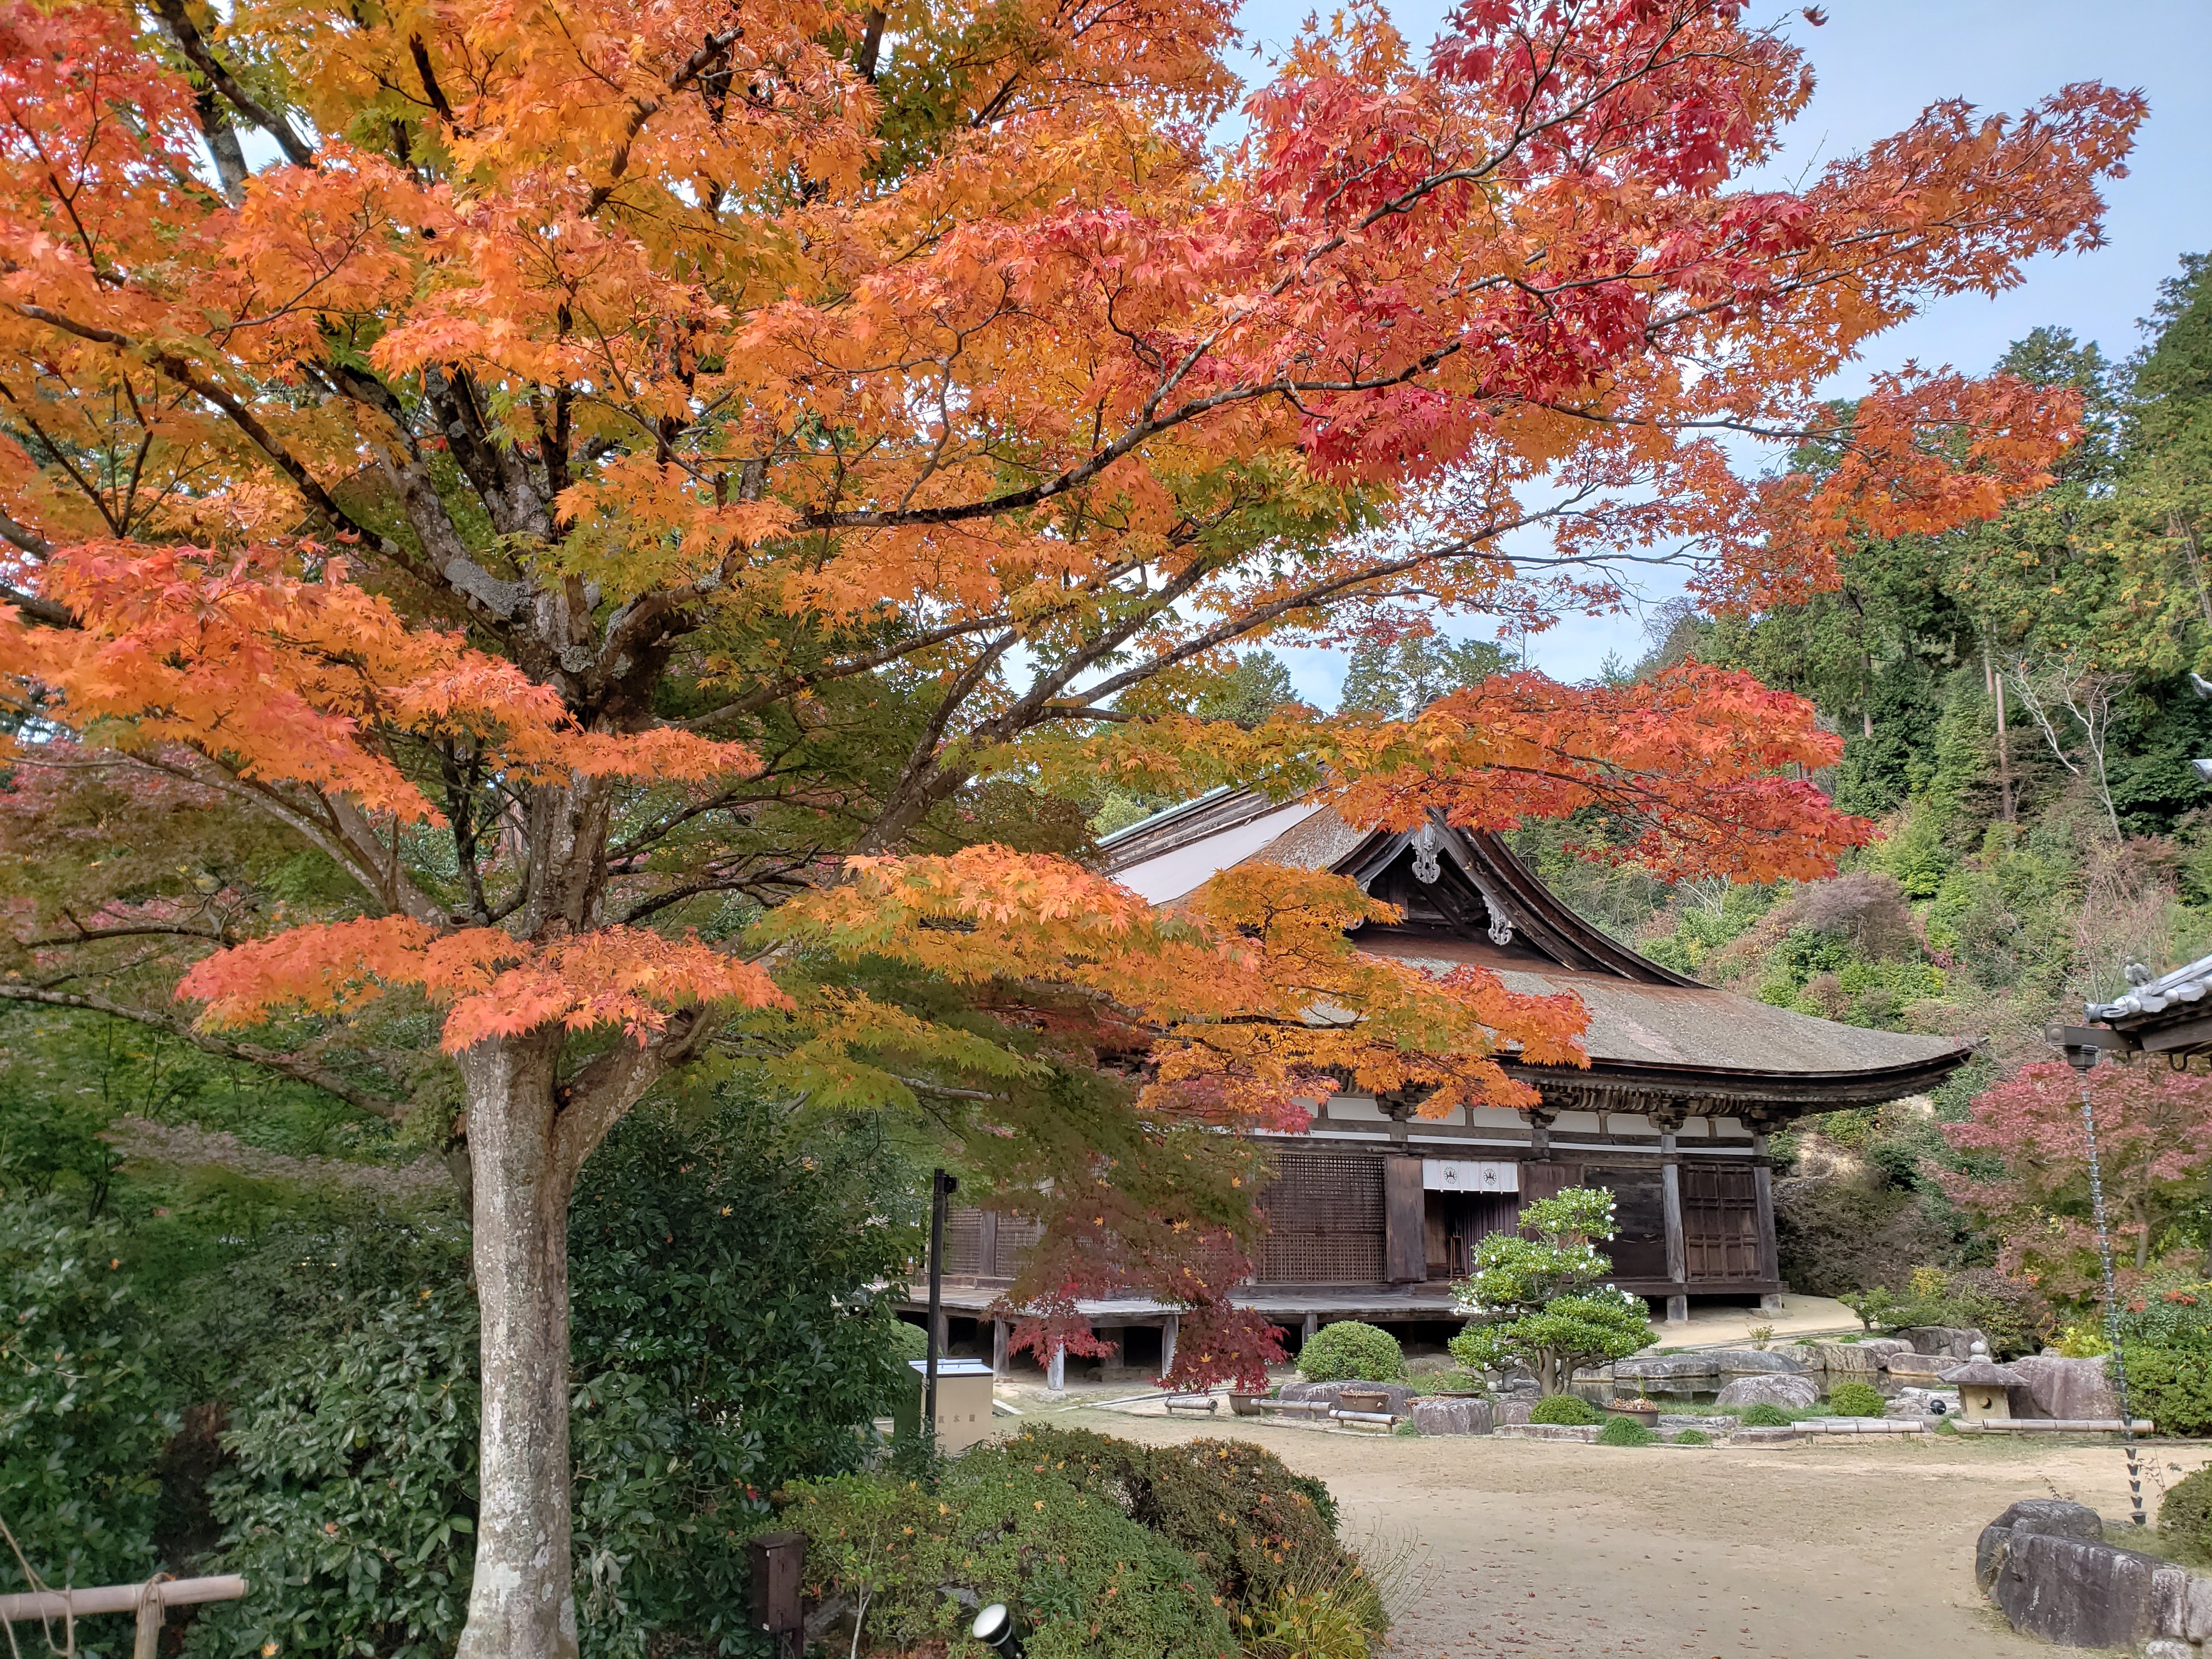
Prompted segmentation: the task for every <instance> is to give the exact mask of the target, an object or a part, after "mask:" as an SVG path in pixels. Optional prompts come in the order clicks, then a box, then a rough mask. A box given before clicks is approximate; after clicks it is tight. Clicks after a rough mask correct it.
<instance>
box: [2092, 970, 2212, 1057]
mask: <svg viewBox="0 0 2212 1659" xmlns="http://www.w3.org/2000/svg"><path fill="white" fill-rule="evenodd" d="M2140 971H2141V970H2140V969H2131V970H2130V972H2140ZM2085 1012H2087V1014H2088V1016H2089V1018H2090V1019H2092V1020H2093V1021H2095V1022H2097V1023H2099V1024H2105V1025H2109V1026H2111V1027H2112V1029H2113V1030H2117V1031H2121V1032H2124V1033H2125V1034H2126V1035H2127V1036H2128V1037H2129V1038H2130V1040H2131V1042H2134V1043H2135V1044H2136V1046H2138V1047H2141V1048H2143V1049H2145V1050H2147V1051H2148V1052H2149V1053H2152V1054H2184V1055H2186V1054H2203V1053H2205V1052H2206V1051H2207V1050H2208V1049H2212V957H2200V958H2198V959H2197V961H2195V962H2192V963H2188V964H2187V965H2186V966H2185V967H2180V968H2176V969H2174V970H2173V971H2172V973H2168V974H2160V975H2159V976H2158V977H2157V978H2156V979H2152V980H2146V981H2144V982H2143V983H2142V984H2141V985H2136V986H2133V987H2130V989H2129V990H2128V991H2127V992H2126V993H2125V994H2123V995H2120V996H2117V997H2115V998H2113V999H2112V1000H2111V1001H2110V1002H2093V1003H2090V1004H2088V1005H2087V1008H2086V1010H2085Z"/></svg>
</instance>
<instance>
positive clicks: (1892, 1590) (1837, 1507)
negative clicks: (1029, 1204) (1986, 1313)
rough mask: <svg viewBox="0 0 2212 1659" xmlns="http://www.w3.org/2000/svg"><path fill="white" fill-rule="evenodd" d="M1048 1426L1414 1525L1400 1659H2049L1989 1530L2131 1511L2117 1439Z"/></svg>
mask: <svg viewBox="0 0 2212 1659" xmlns="http://www.w3.org/2000/svg"><path fill="white" fill-rule="evenodd" d="M1032 1420H1035V1419H1032ZM1046 1420H1048V1421H1054V1422H1058V1423H1064V1424H1067V1425H1071V1426H1072V1425H1075V1424H1077V1423H1080V1424H1081V1425H1083V1426H1084V1427H1086V1428H1095V1429H1097V1430H1098V1431H1101V1432H1103V1433H1108V1434H1118V1435H1122V1436H1126V1437H1128V1438H1131V1439H1140V1440H1146V1441H1151V1442H1159V1441H1163V1440H1169V1439H1184V1438H1189V1437H1194V1436H1196V1435H1201V1434H1209V1433H1210V1434H1222V1433H1233V1434H1236V1435H1237V1437H1240V1438H1249V1439H1252V1440H1255V1441H1258V1442H1261V1443H1263V1444H1265V1445H1267V1446H1268V1447H1269V1448H1271V1449H1273V1450H1274V1451H1275V1452H1276V1453H1277V1454H1278V1455H1279V1456H1281V1457H1282V1459H1283V1460H1284V1462H1286V1463H1288V1464H1290V1465H1291V1468H1295V1469H1297V1470H1300V1471H1302V1472H1304V1473H1306V1474H1317V1475H1319V1476H1321V1477H1322V1479H1323V1480H1327V1481H1328V1484H1329V1487H1330V1489H1331V1490H1332V1491H1333V1492H1335V1493H1336V1494H1337V1497H1338V1500H1339V1502H1340V1504H1342V1505H1343V1508H1344V1512H1345V1527H1344V1530H1345V1532H1346V1536H1348V1537H1357V1536H1358V1535H1359V1534H1363V1533H1369V1532H1373V1531H1376V1530H1379V1531H1380V1532H1382V1533H1383V1534H1386V1535H1388V1534H1395V1535H1397V1536H1399V1537H1401V1538H1402V1537H1407V1536H1408V1535H1410V1537H1411V1538H1412V1539H1413V1541H1415V1543H1416V1544H1417V1546H1418V1547H1419V1552H1420V1556H1421V1559H1422V1560H1423V1561H1424V1563H1425V1569H1424V1571H1425V1578H1426V1587H1425V1590H1424V1592H1423V1593H1422V1594H1421V1595H1420V1596H1419V1600H1418V1601H1416V1602H1415V1603H1414V1604H1413V1606H1411V1607H1408V1608H1407V1610H1406V1611H1405V1612H1404V1613H1402V1614H1401V1617H1400V1619H1399V1622H1398V1626H1397V1630H1396V1632H1395V1636H1394V1638H1393V1645H1392V1649H1391V1651H1392V1653H1393V1654H1394V1656H1400V1659H1553V1656H1558V1659H1583V1656H1597V1655H1607V1654H1612V1655H1624V1656H1641V1659H1683V1656H1691V1659H1899V1656H1904V1655H1922V1654H1927V1655H1935V1654H1941V1655H1943V1656H1944V1659H2029V1656H2039V1659H2050V1656H2051V1653H2052V1652H2053V1651H2054V1650H2052V1649H2050V1648H2048V1647H2045V1646H2044V1645H2042V1644H2039V1643H2036V1642H2032V1641H2030V1640H2028V1639H2027V1638H2025V1637H2020V1636H2015V1635H2014V1634H2013V1633H2012V1632H2010V1631H2009V1630H2008V1629H2006V1628H2005V1626H2004V1624H2003V1622H2002V1620H1999V1619H1997V1618H1996V1616H1995V1614H1993V1613H1990V1611H1988V1610H1987V1608H1986V1607H1985V1606H1984V1603H1983V1602H1982V1601H1981V1599H1980V1598H1979V1597H1978V1595H1976V1594H1975V1591H1974V1583H1973V1552H1974V1539H1975V1536H1976V1534H1978V1533H1979V1532H1980V1531H1981V1529H1982V1528H1983V1527H1984V1526H1985V1525H1987V1524H1988V1522H1990V1519H1991V1518H1992V1517H1994V1516H1996V1514H1997V1513H1998V1511H2000V1510H2002V1509H2003V1508H2004V1506H2005V1505H2006V1504H2008V1503H2010V1502H2012V1501H2013V1500H2014V1499H2015V1498H2039V1497H2049V1496H2050V1495H2051V1492H2052V1491H2053V1489H2054V1488H2055V1489H2056V1490H2057V1492H2060V1493H2063V1495H2065V1496H2067V1497H2070V1498H2078V1499H2079V1500H2080V1501H2081V1502H2083V1503H2086V1504H2092V1505H2093V1506H2095V1508H2096V1509H2097V1510H2099V1511H2100V1513H2101V1514H2103V1515H2104V1516H2106V1518H2107V1519H2108V1520H2112V1519H2118V1518H2122V1517H2124V1516H2125V1514H2126V1512H2127V1509H2126V1505H2127V1484H2126V1471H2125V1468H2124V1465H2123V1463H2122V1462H2121V1460H2120V1454H2119V1452H2118V1449H2116V1448H2115V1449H2110V1450H2106V1449H2101V1448H2081V1447H2055V1446H2039V1445H2035V1444H2033V1443H1996V1444H1989V1445H1984V1444H1981V1443H1974V1444H1971V1445H1962V1444H1960V1443H1956V1442H1953V1441H1948V1440H1932V1441H1925V1442H1921V1441H1890V1442H1876V1443H1869V1444H1866V1445H1863V1446H1850V1445H1844V1444H1824V1443H1810V1444H1801V1445H1794V1446H1790V1447H1778V1448H1772V1449H1766V1448H1761V1449H1757V1450H1750V1449H1746V1450H1731V1449H1726V1448H1716V1449H1711V1450H1692V1449H1681V1450H1666V1449H1660V1448H1656V1447H1645V1448H1633V1449H1632V1448H1613V1447H1604V1446H1581V1445H1559V1444H1556V1443H1552V1444H1547V1443H1543V1442H1539V1441H1516V1440H1492V1439H1488V1438H1485V1437H1468V1438H1465V1439H1459V1438H1437V1439H1420V1440H1399V1439H1385V1438H1381V1437H1376V1438H1372V1439H1370V1438H1367V1437H1355V1436H1352V1435H1350V1434H1344V1433H1321V1432H1316V1431H1311V1430H1304V1429H1294V1428H1286V1427H1275V1426H1271V1425H1247V1424H1245V1423H1243V1422H1239V1423H1237V1425H1235V1427H1234V1428H1233V1429H1232V1428H1231V1427H1229V1426H1228V1425H1212V1424H1211V1423H1209V1424H1207V1425H1205V1426H1203V1427H1197V1426H1193V1425H1191V1424H1190V1423H1188V1422H1187V1421H1185V1422H1169V1421H1164V1420H1161V1419H1148V1418H1139V1417H1131V1416H1128V1415H1126V1414H1123V1413H1115V1412H1105V1411H1097V1410H1075V1411H1069V1412H1066V1413H1054V1414H1053V1415H1052V1416H1050V1417H1049V1418H1048V1419H1046ZM2162 1455H2163V1456H2164V1457H2165V1458H2166V1459H2168V1460H2170V1461H2175V1462H2182V1463H2184V1464H2185V1467H2187V1468H2195V1467H2197V1464H2198V1463H2199V1462H2202V1461H2203V1458H2202V1455H2201V1454H2191V1455H2179V1454H2177V1453H2176V1452H2174V1451H2173V1450H2172V1449H2170V1448H2169V1449H2163V1453H2162ZM2161 1467H2162V1465H2161ZM2174 1478H2175V1477H2174V1476H2172V1474H2168V1475H2167V1476H2166V1479H2167V1480H2172V1479H2174ZM2155 1493H2156V1488H2155V1487H2153V1488H2151V1489H2150V1495H2151V1498H2152V1501H2153V1503H2154V1504H2155Z"/></svg>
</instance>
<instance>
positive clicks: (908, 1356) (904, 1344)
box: [885, 1319, 929, 1365]
mask: <svg viewBox="0 0 2212 1659" xmlns="http://www.w3.org/2000/svg"><path fill="white" fill-rule="evenodd" d="M885 1335H886V1337H887V1338H888V1340H890V1350H891V1360H892V1363H893V1364H899V1365H903V1364H907V1363H908V1362H909V1361H910V1360H915V1359H927V1358H929V1333H928V1332H927V1331H926V1330H924V1329H923V1328H921V1326H919V1325H915V1324H910V1323H908V1322H907V1321H905V1320H903V1319H894V1320H892V1321H891V1322H890V1326H889V1328H888V1329H887V1330H886V1332H885Z"/></svg>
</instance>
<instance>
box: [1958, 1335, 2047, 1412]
mask: <svg viewBox="0 0 2212 1659" xmlns="http://www.w3.org/2000/svg"><path fill="white" fill-rule="evenodd" d="M1943 1382H1944V1383H1945V1385H1946V1386H1947V1387H1950V1388H1954V1389H1958V1391H1959V1414H1960V1416H1961V1417H1963V1418H1965V1419H1966V1421H1968V1422H1969V1423H1986V1422H1988V1421H1990V1419H1998V1420H2001V1421H2009V1420H2010V1419H2011V1417H2012V1392H2011V1391H2012V1390H2013V1389H2018V1388H2025V1387H2026V1386H2027V1378H2026V1377H2024V1376H2021V1374H2020V1373H2019V1372H2018V1371H2016V1370H2013V1369H2012V1368H2011V1367H2010V1366H2008V1365H1999V1364H1993V1363H1992V1362H1991V1361H1990V1356H1989V1352H1988V1350H1986V1349H1984V1347H1983V1346H1982V1345H1981V1344H1980V1343H1978V1342H1977V1343H1976V1344H1974V1357H1973V1358H1972V1359H1969V1360H1968V1361H1967V1362H1966V1364H1963V1365H1961V1366H1960V1367H1959V1368H1958V1369H1957V1370H1948V1371H1945V1372H1944V1373H1943Z"/></svg>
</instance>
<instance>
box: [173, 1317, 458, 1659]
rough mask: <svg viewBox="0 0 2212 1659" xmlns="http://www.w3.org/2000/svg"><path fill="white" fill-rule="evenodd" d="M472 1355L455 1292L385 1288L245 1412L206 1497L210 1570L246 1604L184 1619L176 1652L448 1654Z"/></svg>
mask: <svg viewBox="0 0 2212 1659" xmlns="http://www.w3.org/2000/svg"><path fill="white" fill-rule="evenodd" d="M476 1345H477V1319H476V1303H475V1298H474V1297H471V1296H470V1295H469V1293H468V1290H467V1288H466V1286H465V1285H448V1286H445V1287H443V1288H441V1289H438V1290H435V1291H431V1292H430V1293H429V1294H428V1296H413V1295H410V1294H408V1293H407V1292H405V1291H398V1290H395V1291H392V1293H391V1294H390V1295H388V1296H387V1297H386V1298H385V1300H384V1302H383V1304H382V1306H381V1307H380V1310H378V1313H377V1315H376V1316H375V1318H374V1321H373V1322H371V1323H369V1324H368V1326H366V1327H365V1328H362V1329H359V1330H356V1331H354V1332H352V1333H350V1334H347V1335H344V1336H341V1337H337V1338H335V1339H332V1340H327V1341H325V1342H322V1343H319V1344H316V1345H315V1346H313V1347H312V1348H305V1347H303V1348H302V1350H301V1352H297V1353H295V1355H294V1356H293V1357H292V1359H291V1362H290V1364H289V1367H287V1368H286V1369H285V1370H283V1372H282V1373H281V1374H280V1375H279V1376H278V1377H277V1378H276V1381H275V1382H274V1383H272V1384H270V1387H269V1388H268V1389H266V1391H265V1392H264V1393H263V1394H262V1395H260V1397H258V1399H256V1400H254V1401H251V1402H250V1403H249V1404H247V1405H246V1407H245V1408H244V1409H243V1410H242V1411H241V1412H240V1413H239V1424H240V1425H239V1426H238V1427H237V1428H236V1429H234V1430H233V1431H231V1432H230V1433H229V1434H228V1435H226V1436H225V1437H224V1443H225V1445H226V1446H227V1447H228V1449H229V1451H230V1454H231V1455H232V1457H233V1459H234V1468H232V1469H231V1470H230V1471H228V1473H226V1474H222V1475H220V1476H218V1477H217V1478H216V1481H215V1483H214V1489H213V1494H212V1495H213V1498H214V1503H215V1508H216V1515H217V1516H219V1517H221V1519H222V1521H223V1522H225V1523H227V1525H228V1528H229V1535H228V1538H227V1539H226V1541H225V1543H226V1548H225V1550H224V1552H223V1558H222V1565H223V1567H224V1569H225V1570H226V1571H231V1572H242V1573H244V1574H245V1575H246V1577H247V1580H248V1581H249V1582H250V1583H252V1584H253V1585H254V1587H255V1591H256V1593H255V1594H254V1595H251V1596H249V1597H247V1598H246V1600H245V1601H236V1602H229V1603H224V1604H220V1605H218V1606H217V1607H213V1608H210V1610H209V1611H208V1613H204V1614H203V1615H202V1616H201V1617H200V1618H199V1619H198V1620H196V1621H195V1622H194V1624H193V1626H192V1628H191V1634H190V1637H189V1638H188V1640H189V1651H190V1652H191V1653H192V1654H194V1655H215V1654H225V1653H228V1654H238V1655H246V1654H250V1653H254V1652H258V1651H259V1650H262V1649H263V1647H264V1645H265V1644H270V1643H274V1644H276V1650H277V1651H279V1652H284V1653H292V1652H297V1653H302V1654H341V1653H374V1654H377V1655H380V1656H388V1659H438V1656H440V1655H441V1654H444V1653H448V1652H450V1651H451V1650H452V1649H453V1643H454V1641H455V1640H456V1639H457V1638H459V1635H460V1629H461V1623H462V1620H463V1619H464V1617H465V1615H466V1613H467V1611H468V1594H469V1574H470V1571H471V1565H472V1563H473V1561H474V1543H475V1539H474V1534H475V1528H476V1467H477V1383H476Z"/></svg>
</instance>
